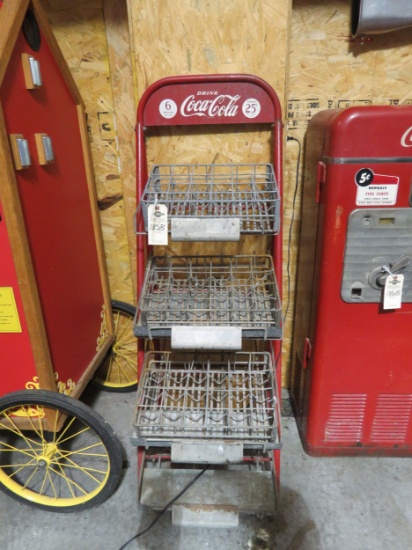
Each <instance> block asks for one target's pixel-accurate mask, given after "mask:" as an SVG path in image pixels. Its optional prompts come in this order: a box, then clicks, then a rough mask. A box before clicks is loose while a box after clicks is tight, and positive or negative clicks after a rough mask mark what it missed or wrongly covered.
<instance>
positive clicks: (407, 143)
mask: <svg viewBox="0 0 412 550" xmlns="http://www.w3.org/2000/svg"><path fill="white" fill-rule="evenodd" d="M401 145H402V147H412V126H410V127H409V128H408V129H407V130H406V132H405V133H404V134H403V136H402V138H401Z"/></svg>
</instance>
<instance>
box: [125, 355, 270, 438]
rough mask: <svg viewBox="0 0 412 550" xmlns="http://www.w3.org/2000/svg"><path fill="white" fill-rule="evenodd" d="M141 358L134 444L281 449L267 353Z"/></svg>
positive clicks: (134, 420)
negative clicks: (229, 443) (222, 443)
mask: <svg viewBox="0 0 412 550" xmlns="http://www.w3.org/2000/svg"><path fill="white" fill-rule="evenodd" d="M175 357H176V356H175V355H173V352H163V353H161V354H160V353H156V352H150V353H148V354H147V355H146V357H145V364H144V369H143V374H142V377H141V379H140V381H139V389H138V393H137V406H136V411H135V415H134V419H133V427H134V438H133V442H134V443H136V444H137V445H156V444H157V445H167V444H171V442H172V440H176V439H186V438H187V439H205V440H222V439H224V440H234V441H241V442H243V444H244V445H246V446H247V445H248V444H249V445H251V446H253V447H255V446H256V445H264V446H265V448H277V447H279V436H278V433H279V432H278V427H279V419H280V413H279V401H278V394H277V388H276V378H275V373H274V369H273V366H272V361H271V356H270V354H269V353H260V352H257V353H246V352H239V353H233V354H226V355H224V354H222V353H220V354H219V353H215V354H210V353H208V354H198V355H194V356H193V355H192V356H190V355H188V354H180V355H179V356H178V358H177V359H175Z"/></svg>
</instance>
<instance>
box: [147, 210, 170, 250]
mask: <svg viewBox="0 0 412 550" xmlns="http://www.w3.org/2000/svg"><path fill="white" fill-rule="evenodd" d="M147 217H148V221H149V231H148V242H149V244H167V242H168V233H167V206H166V205H165V204H160V203H158V202H156V203H155V204H149V206H148V207H147Z"/></svg>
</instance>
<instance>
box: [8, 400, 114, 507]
mask: <svg viewBox="0 0 412 550" xmlns="http://www.w3.org/2000/svg"><path fill="white" fill-rule="evenodd" d="M45 408H47V418H48V419H49V418H54V420H53V426H47V428H48V429H47V430H46V428H45V421H44V420H43V421H42V420H41V419H44V417H45ZM50 415H51V416H50ZM63 420H64V423H63V425H62V426H61V427H60V424H61V423H62V421H63ZM56 428H58V429H56ZM122 454H123V453H122V448H121V446H120V443H119V441H118V439H117V437H116V435H115V433H114V432H113V430H112V428H111V427H110V426H109V425H108V424H107V422H106V421H105V419H104V418H103V417H101V416H100V415H99V414H97V413H96V412H95V411H93V410H92V409H91V408H90V407H88V406H87V405H85V404H84V403H81V402H80V401H77V400H76V399H73V398H72V397H69V396H67V395H62V394H59V393H57V392H52V391H47V390H24V391H18V392H14V393H10V394H8V395H5V396H4V397H2V398H0V489H1V490H2V491H4V492H5V493H7V494H8V495H10V496H11V497H13V498H14V499H16V500H18V501H22V502H25V503H26V504H28V505H30V506H34V507H37V508H42V509H45V510H50V511H54V512H75V511H79V510H84V509H86V508H91V507H93V506H97V505H99V504H101V503H102V502H104V501H105V500H106V499H107V498H108V497H109V496H110V495H111V494H112V493H113V492H114V490H115V488H116V486H117V484H118V482H119V479H120V475H121V470H122Z"/></svg>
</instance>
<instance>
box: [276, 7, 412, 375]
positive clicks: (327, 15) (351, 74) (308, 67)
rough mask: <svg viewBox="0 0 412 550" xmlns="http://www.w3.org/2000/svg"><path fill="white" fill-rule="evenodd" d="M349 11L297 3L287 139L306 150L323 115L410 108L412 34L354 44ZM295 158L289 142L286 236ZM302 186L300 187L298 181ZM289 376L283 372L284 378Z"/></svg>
mask: <svg viewBox="0 0 412 550" xmlns="http://www.w3.org/2000/svg"><path fill="white" fill-rule="evenodd" d="M350 12H351V2H350V1H349V0H328V1H325V0H294V1H293V12H292V27H291V43H290V56H289V89H288V104H287V117H288V125H287V126H288V130H287V134H288V136H289V137H293V138H295V139H298V140H299V141H300V143H301V144H302V145H303V142H304V137H305V131H306V127H307V124H308V122H309V120H310V119H311V117H312V116H313V115H314V114H315V113H316V112H318V111H320V110H324V109H335V108H345V107H349V106H352V105H371V104H383V105H391V104H412V73H411V71H410V58H411V53H412V29H405V30H401V31H396V32H391V33H387V34H381V35H374V36H373V37H370V38H368V39H366V40H365V41H361V40H360V39H355V40H354V39H352V38H351V35H350V15H351V13H350ZM382 138H383V139H384V136H382ZM297 156H298V144H297V142H295V141H289V142H288V144H287V150H286V155H285V158H286V163H285V193H284V205H285V219H284V227H285V233H286V232H287V229H288V227H289V226H290V219H291V213H292V203H291V200H292V198H293V192H294V186H295V182H296V179H295V174H296V168H297ZM298 183H299V184H301V182H300V180H299V181H298ZM299 197H300V188H299V190H298V193H297V204H296V206H295V220H294V223H293V231H292V248H291V262H290V271H291V275H292V292H291V304H290V307H289V315H288V322H287V330H286V334H285V340H284V354H285V356H286V357H289V349H290V345H291V328H292V323H293V295H294V294H293V286H294V285H293V283H294V276H295V265H296V252H297V242H298V240H297V237H298V232H299V224H300V204H299ZM284 364H287V362H286V361H285V362H284ZM286 371H287V369H286V368H285V375H286ZM285 383H287V382H286V379H285Z"/></svg>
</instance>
